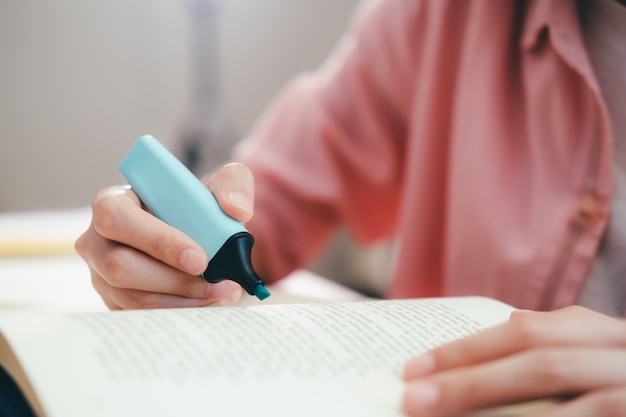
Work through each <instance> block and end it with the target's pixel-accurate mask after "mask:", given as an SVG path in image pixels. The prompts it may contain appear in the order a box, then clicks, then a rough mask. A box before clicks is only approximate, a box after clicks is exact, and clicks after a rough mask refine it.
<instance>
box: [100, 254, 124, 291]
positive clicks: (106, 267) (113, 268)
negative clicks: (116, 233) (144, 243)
mask: <svg viewBox="0 0 626 417" xmlns="http://www.w3.org/2000/svg"><path fill="white" fill-rule="evenodd" d="M128 257H129V254H128V250H127V249H125V248H123V247H120V246H116V247H113V248H111V249H110V250H108V251H106V252H105V253H104V254H103V256H102V258H101V272H102V275H103V278H104V279H105V281H106V282H107V283H108V284H109V285H110V286H112V287H116V288H123V287H124V285H125V280H124V276H125V273H124V271H125V266H126V265H128V263H129V260H128Z"/></svg>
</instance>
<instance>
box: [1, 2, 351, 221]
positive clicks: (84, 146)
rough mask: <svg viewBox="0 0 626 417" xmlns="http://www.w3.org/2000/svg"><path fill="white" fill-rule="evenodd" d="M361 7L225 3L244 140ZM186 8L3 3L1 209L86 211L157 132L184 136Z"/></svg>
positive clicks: (235, 109) (229, 110) (232, 87)
mask: <svg viewBox="0 0 626 417" xmlns="http://www.w3.org/2000/svg"><path fill="white" fill-rule="evenodd" d="M357 2H358V0H222V1H221V2H220V10H219V13H220V21H219V22H220V24H219V47H220V52H219V58H220V60H219V80H220V84H219V86H220V88H219V89H220V92H221V95H222V102H221V110H222V115H223V118H224V121H225V123H226V128H227V130H228V131H229V132H230V134H231V136H232V137H239V136H241V135H243V134H244V133H245V132H246V130H247V129H248V128H249V127H250V126H251V124H252V123H253V121H254V120H255V118H256V117H257V116H258V114H259V113H260V111H261V110H262V109H263V107H264V105H265V104H266V103H267V102H268V101H270V100H271V98H272V97H273V96H274V94H275V93H276V92H277V91H278V89H279V88H280V87H281V86H282V85H284V83H285V82H286V81H287V80H288V79H289V78H291V77H292V76H293V75H294V74H295V73H297V72H300V71H302V70H306V69H313V68H316V67H317V66H318V65H319V64H320V63H321V62H322V60H323V58H324V57H325V56H326V55H327V53H328V52H329V51H330V50H331V49H332V46H333V45H334V43H335V42H336V40H337V38H338V36H339V35H340V34H341V33H342V32H343V31H344V29H345V27H346V24H347V22H348V19H349V16H350V14H351V12H352V10H353V8H354V7H355V5H356V4H357ZM190 13H191V7H190V5H189V2H188V1H187V0H176V1H175V0H107V1H98V0H55V1H48V0H0V210H24V209H41V208H57V207H74V206H82V205H87V204H89V202H90V201H91V198H92V197H93V195H94V194H95V192H96V191H97V190H98V189H100V188H102V187H105V186H107V185H110V184H115V183H120V182H122V181H123V180H122V178H121V176H120V175H119V174H118V173H117V163H118V161H119V160H120V158H121V157H122V156H123V155H124V153H125V152H126V151H127V150H128V148H129V147H130V146H131V145H132V143H133V142H134V140H135V139H136V138H137V137H138V136H139V135H141V134H144V133H151V134H154V135H155V136H157V137H159V139H161V140H162V141H163V142H164V143H165V144H166V145H168V146H173V143H174V142H175V141H177V140H179V138H180V135H181V133H182V131H183V130H184V127H185V123H186V121H187V119H188V112H189V106H190V97H191V85H190V74H191V52H190V51H191V50H190V30H189V24H190V17H191V15H190Z"/></svg>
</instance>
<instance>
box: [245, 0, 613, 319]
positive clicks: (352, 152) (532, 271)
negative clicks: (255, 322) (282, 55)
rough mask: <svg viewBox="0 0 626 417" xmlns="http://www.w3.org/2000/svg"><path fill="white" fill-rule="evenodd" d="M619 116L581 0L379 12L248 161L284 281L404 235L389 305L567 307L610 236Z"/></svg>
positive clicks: (306, 80)
mask: <svg viewBox="0 0 626 417" xmlns="http://www.w3.org/2000/svg"><path fill="white" fill-rule="evenodd" d="M608 117H609V116H608V112H607V110H606V106H605V104H604V102H603V101H602V98H601V96H600V92H599V87H598V83H597V81H596V79H595V77H594V74H593V70H592V67H591V64H590V62H589V59H588V57H587V54H586V52H585V47H584V43H583V40H582V38H581V33H580V29H579V22H578V16H577V9H576V3H575V1H573V0H537V1H532V0H531V1H528V2H522V1H489V0H485V1H480V0H475V1H455V0H436V1H418V0H385V1H370V2H368V3H366V4H365V5H364V6H363V7H362V8H361V9H360V11H359V13H358V14H357V16H356V18H355V21H354V25H353V27H352V30H351V31H350V32H349V33H348V34H347V35H346V36H345V37H344V39H343V40H342V42H341V43H340V44H339V46H338V48H337V49H336V51H335V52H334V54H333V55H332V57H331V58H330V59H329V61H328V62H327V63H326V65H325V66H324V67H323V68H322V70H321V71H319V72H318V73H316V74H312V75H305V76H302V77H300V78H298V79H297V80H295V81H294V82H293V83H292V84H291V85H290V86H289V88H287V89H286V90H285V92H284V93H283V94H282V95H281V98H280V99H279V100H278V102H277V103H276V104H275V106H273V108H272V109H271V110H270V112H269V113H268V114H267V115H266V117H265V118H264V119H263V121H262V122H261V123H260V124H259V126H257V129H256V130H255V131H254V132H253V133H252V134H251V135H250V136H249V138H248V139H247V140H246V141H244V142H243V143H242V144H241V146H240V147H239V149H238V151H237V153H236V157H237V158H238V159H240V160H242V161H244V162H245V163H246V164H248V165H249V166H250V167H251V168H252V169H253V171H254V173H255V177H256V181H257V191H256V193H257V194H256V200H255V216H254V219H253V221H252V223H251V228H252V229H253V230H254V233H255V236H256V239H257V240H258V241H260V242H261V244H262V245H264V250H266V251H267V257H268V258H267V261H268V263H269V265H270V266H271V268H272V270H271V275H272V276H274V277H280V276H284V275H286V274H287V273H289V272H290V271H292V270H294V269H295V268H300V267H303V266H305V265H306V264H307V262H309V261H310V260H311V258H312V257H313V256H315V255H316V254H317V253H318V250H319V249H320V248H321V247H322V246H323V245H324V243H325V242H326V241H327V239H328V238H329V236H330V234H331V233H332V231H333V230H334V228H335V227H337V225H339V224H345V225H347V226H348V227H349V228H350V230H351V231H352V232H353V234H354V235H355V236H356V237H357V238H359V239H360V240H362V241H364V242H374V241H378V240H386V239H396V241H397V256H396V260H395V270H394V271H395V272H394V276H393V279H392V283H391V287H390V290H389V294H388V295H389V297H424V296H441V295H468V294H480V295H486V296H491V297H495V298H498V299H501V300H503V301H505V302H508V303H510V304H512V305H514V306H516V307H519V308H529V309H554V308H558V307H562V306H566V305H569V304H572V303H574V302H575V300H576V297H577V294H578V292H579V290H580V288H581V286H582V284H583V282H584V279H585V277H586V272H587V270H588V268H589V266H590V262H591V260H592V259H593V257H594V253H595V251H596V249H597V246H598V242H599V239H600V237H601V235H602V232H603V229H604V227H605V226H606V220H607V214H608V208H609V204H610V198H611V190H612V172H611V160H612V157H611V152H612V151H611V142H612V133H611V128H610V120H609V118H608Z"/></svg>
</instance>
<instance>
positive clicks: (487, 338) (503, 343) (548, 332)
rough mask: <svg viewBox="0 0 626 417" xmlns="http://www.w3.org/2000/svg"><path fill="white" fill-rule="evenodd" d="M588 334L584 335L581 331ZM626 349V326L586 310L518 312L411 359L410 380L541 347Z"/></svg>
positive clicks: (569, 308)
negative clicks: (472, 333) (609, 347)
mask: <svg viewBox="0 0 626 417" xmlns="http://www.w3.org/2000/svg"><path fill="white" fill-rule="evenodd" d="M581 328H584V329H585V331H584V332H581V331H580V329H581ZM603 345H608V346H626V323H625V322H624V321H622V320H618V319H614V318H612V317H608V316H605V315H603V314H599V313H596V312H594V311H591V310H588V309H585V308H582V307H568V308H565V309H562V310H559V311H554V312H548V313H546V312H530V311H518V312H514V313H513V314H512V315H511V320H510V321H509V322H507V323H504V324H502V325H500V326H497V327H494V328H491V329H487V330H485V331H483V332H480V333H478V334H475V335H473V336H470V337H467V338H464V339H460V340H458V341H455V342H452V343H450V344H447V345H444V346H442V347H439V348H437V349H434V350H433V351H431V352H429V353H427V354H425V355H421V356H418V357H415V358H413V359H411V360H410V361H409V362H408V363H407V365H406V366H405V370H404V377H405V379H407V380H409V379H412V378H416V377H419V376H423V375H428V374H430V373H433V372H439V371H443V370H446V369H452V368H456V367H462V366H467V365H471V364H476V363H482V362H486V361H489V360H493V359H497V358H501V357H504V356H507V355H511V354H513V353H516V352H520V351H523V350H525V349H529V348H532V347H538V346H589V347H592V346H603Z"/></svg>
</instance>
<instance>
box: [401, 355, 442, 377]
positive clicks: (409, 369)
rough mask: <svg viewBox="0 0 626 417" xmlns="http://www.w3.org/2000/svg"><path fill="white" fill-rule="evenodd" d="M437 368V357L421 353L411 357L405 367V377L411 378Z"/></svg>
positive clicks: (426, 373)
mask: <svg viewBox="0 0 626 417" xmlns="http://www.w3.org/2000/svg"><path fill="white" fill-rule="evenodd" d="M434 370H435V358H434V357H433V356H432V355H429V354H426V355H420V356H416V357H415V358H412V359H410V360H409V361H408V362H407V364H406V366H405V367H404V379H411V378H415V377H419V376H424V375H428V374H430V373H432V372H433V371H434Z"/></svg>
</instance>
